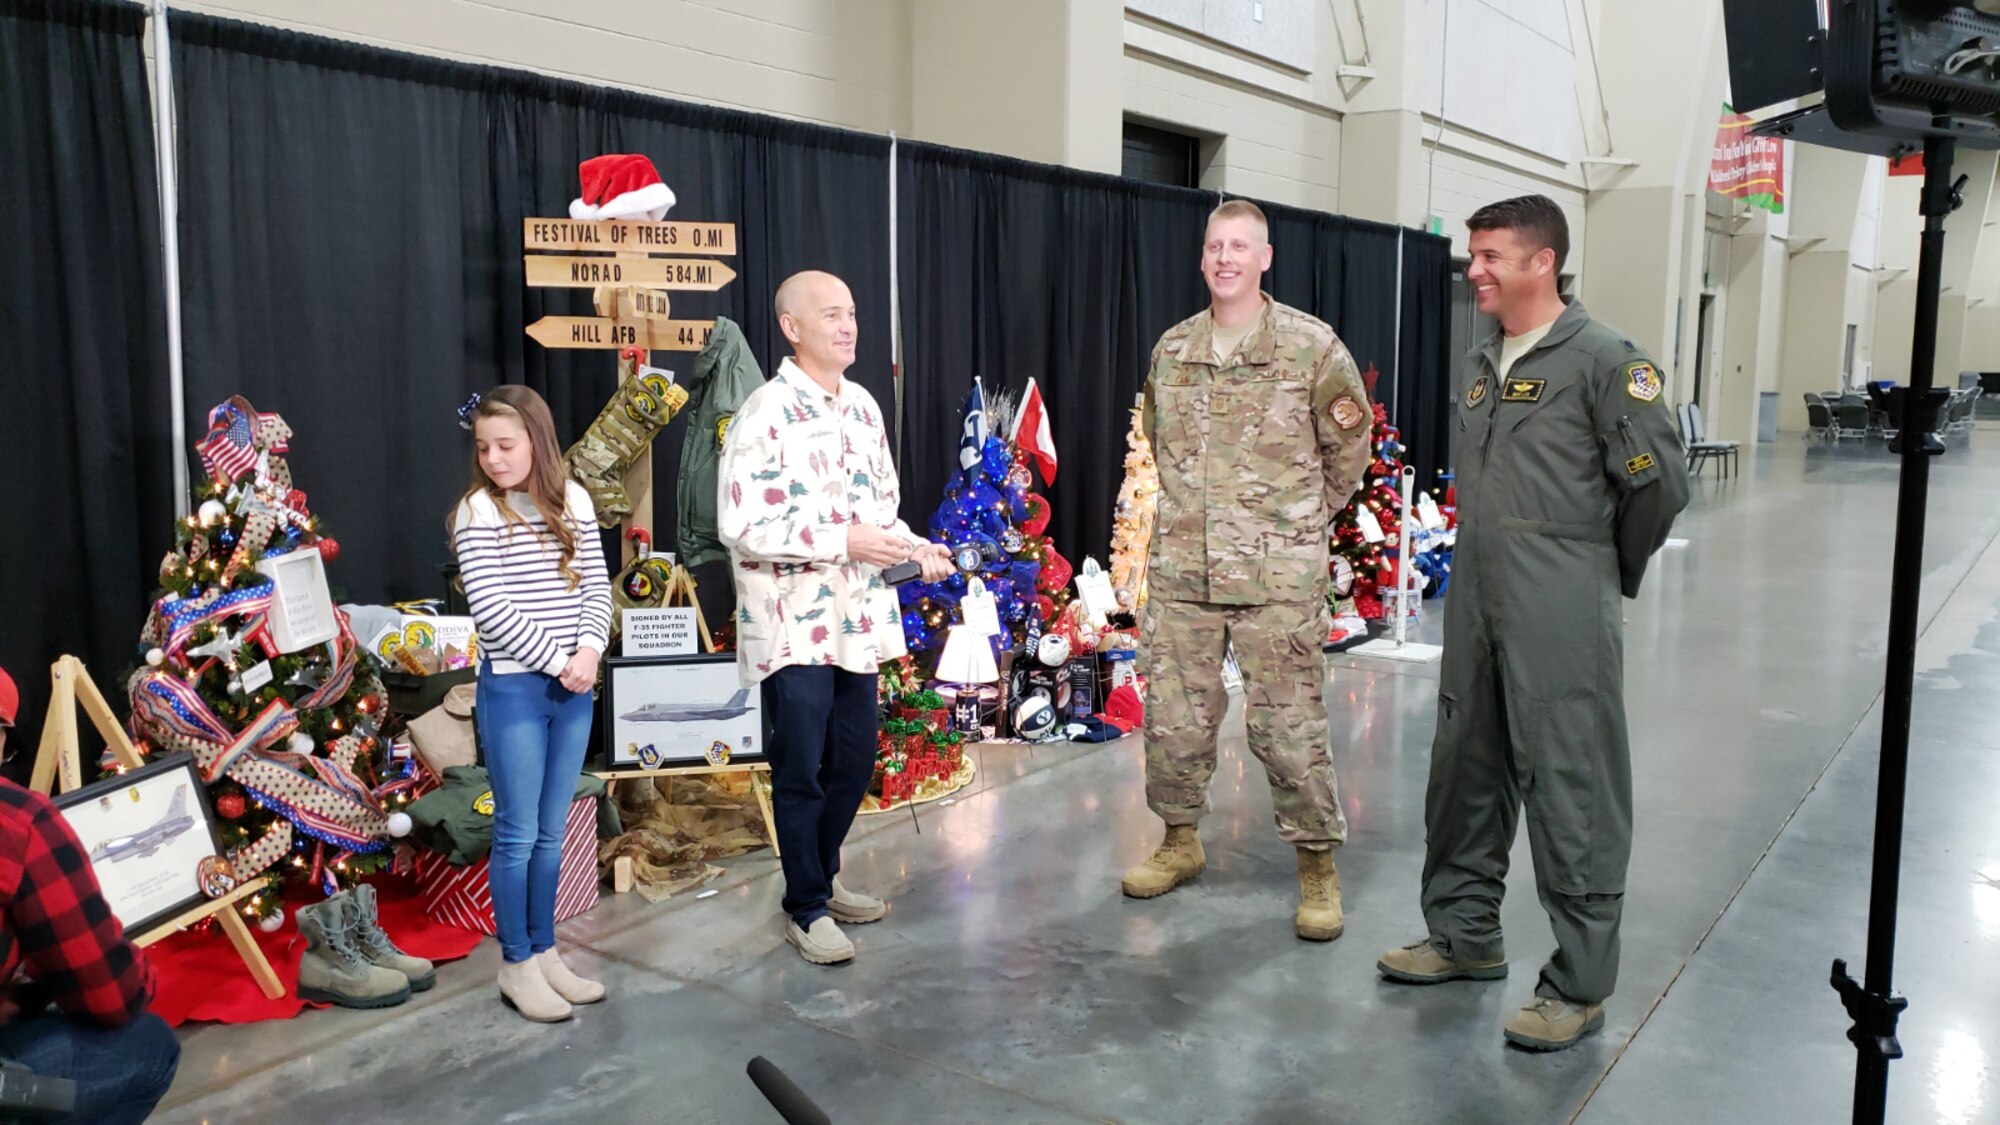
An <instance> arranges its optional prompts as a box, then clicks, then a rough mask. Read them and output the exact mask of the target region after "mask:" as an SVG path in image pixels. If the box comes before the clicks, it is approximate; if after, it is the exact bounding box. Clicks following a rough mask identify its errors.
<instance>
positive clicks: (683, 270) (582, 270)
mask: <svg viewBox="0 0 2000 1125" xmlns="http://www.w3.org/2000/svg"><path fill="white" fill-rule="evenodd" d="M522 263H523V265H525V266H526V268H527V271H528V284H529V285H538V286H561V287H566V288H571V289H589V288H594V287H596V286H599V285H650V286H653V287H655V288H659V289H692V290H696V291H699V292H703V293H713V292H715V291H716V290H718V289H720V288H722V287H723V286H725V285H727V284H729V283H730V282H732V281H734V280H736V271H735V270H733V269H730V268H729V266H728V265H727V264H725V263H723V262H711V261H708V260H706V259H702V258H579V257H572V256H569V255H554V254H528V255H525V256H523V258H522Z"/></svg>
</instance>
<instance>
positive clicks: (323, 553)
mask: <svg viewBox="0 0 2000 1125" xmlns="http://www.w3.org/2000/svg"><path fill="white" fill-rule="evenodd" d="M314 546H317V547H318V548H319V557H320V558H321V559H324V560H325V561H327V562H332V561H333V560H335V559H337V558H339V557H340V540H338V539H335V538H333V537H332V536H327V537H326V538H324V539H321V540H320V541H319V542H318V543H316V544H314Z"/></svg>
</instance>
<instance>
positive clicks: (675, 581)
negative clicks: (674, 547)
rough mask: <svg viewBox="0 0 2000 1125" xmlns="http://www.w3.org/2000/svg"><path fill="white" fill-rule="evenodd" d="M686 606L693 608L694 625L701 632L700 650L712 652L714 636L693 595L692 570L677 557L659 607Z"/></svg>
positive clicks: (713, 649) (699, 604)
mask: <svg viewBox="0 0 2000 1125" xmlns="http://www.w3.org/2000/svg"><path fill="white" fill-rule="evenodd" d="M683 605H684V606H686V607H687V608H689V609H692V610H694V625H695V628H696V630H698V631H699V632H700V633H701V651H703V652H714V651H715V638H714V637H711V636H709V634H708V619H707V618H705V617H703V616H702V615H701V602H700V601H699V600H697V599H696V598H695V596H694V572H692V571H690V570H689V569H688V568H687V567H684V566H682V565H681V564H680V561H679V560H678V559H677V560H675V562H674V569H673V572H672V574H671V575H669V576H668V578H667V589H666V595H665V596H664V597H663V598H661V599H660V608H662V609H666V608H669V607H679V606H683Z"/></svg>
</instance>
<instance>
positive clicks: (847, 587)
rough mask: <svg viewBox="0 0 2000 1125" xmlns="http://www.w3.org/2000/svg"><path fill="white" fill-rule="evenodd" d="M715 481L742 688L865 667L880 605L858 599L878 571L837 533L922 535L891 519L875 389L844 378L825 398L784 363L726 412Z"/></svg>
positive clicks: (873, 651)
mask: <svg viewBox="0 0 2000 1125" xmlns="http://www.w3.org/2000/svg"><path fill="white" fill-rule="evenodd" d="M717 485H718V487H719V488H720V490H721V493H722V495H721V502H720V504H719V505H718V507H717V510H718V512H719V513H720V515H719V518H718V520H717V524H718V526H717V531H718V534H719V536H720V538H721V540H722V544H723V546H725V547H727V548H728V549H729V555H730V559H731V561H732V562H734V563H735V565H734V567H732V568H731V569H732V572H733V573H734V575H735V579H736V666H737V670H738V672H739V673H740V674H741V677H742V682H743V685H744V686H745V687H750V686H754V685H756V684H758V683H760V682H762V681H763V680H764V679H765V678H766V677H768V676H769V675H770V674H771V673H773V672H775V671H777V670H778V669H780V668H784V667H787V666H790V665H804V664H831V665H834V666H836V667H839V668H843V669H845V670H847V671H849V672H861V673H868V672H874V671H875V670H876V669H877V667H878V664H879V661H880V657H879V655H878V653H877V648H876V643H875V630H876V628H877V627H878V626H879V625H881V624H883V623H882V622H881V621H878V620H877V617H878V614H879V613H886V612H890V611H889V610H886V609H885V610H880V611H878V610H877V609H875V608H874V604H873V602H871V599H870V597H869V592H870V591H871V590H872V589H875V588H876V587H878V586H879V585H880V575H881V571H879V570H878V569H877V568H875V567H872V566H868V565H866V564H864V563H858V562H854V561H852V560H851V559H849V558H848V557H847V529H848V528H850V527H852V526H854V525H856V524H866V525H868V526H871V527H877V528H881V529H883V530H885V531H888V532H890V533H892V534H895V535H899V536H901V537H902V538H903V539H905V540H906V541H908V542H909V543H910V545H911V546H913V547H916V546H921V545H923V543H924V542H925V541H924V539H923V538H922V537H921V536H918V535H916V534H914V533H912V532H911V531H910V529H909V527H908V526H907V525H905V524H904V523H903V521H902V520H901V519H899V518H898V517H897V515H896V509H897V506H898V505H899V504H900V503H901V492H900V489H899V486H898V484H897V481H896V462H895V459H894V457H893V456H892V455H891V454H890V451H889V436H888V432H887V431H886V430H885V429H884V428H883V425H882V409H881V407H879V406H877V405H876V404H875V396H873V395H871V394H869V393H868V391H867V390H866V389H865V388H863V387H862V386H861V384H859V383H856V382H854V381H853V380H851V379H847V378H843V379H841V381H840V387H839V390H838V391H837V392H836V393H833V394H829V393H827V392H826V391H825V390H824V389H822V388H821V387H820V385H819V384H818V383H815V382H813V379H812V376H810V375H808V374H806V373H805V372H804V371H802V370H800V369H799V367H798V365H797V364H795V363H793V362H792V361H791V360H790V359H789V358H788V359H786V360H785V361H784V362H783V363H781V364H779V366H778V373H777V374H776V375H774V376H772V377H771V380H770V381H769V382H767V383H765V384H764V385H763V386H761V387H759V388H757V389H756V390H755V391H753V392H751V394H750V397H749V398H748V399H745V400H744V402H743V405H742V407H740V408H739V409H738V410H737V412H736V418H735V420H734V421H733V422H731V423H730V425H729V436H728V439H727V440H726V442H725V443H724V445H723V450H722V470H721V472H720V473H719V474H718V478H717ZM885 600H886V599H885Z"/></svg>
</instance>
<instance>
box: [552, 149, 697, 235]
mask: <svg viewBox="0 0 2000 1125" xmlns="http://www.w3.org/2000/svg"><path fill="white" fill-rule="evenodd" d="M577 175H578V178H580V179H581V180H582V181H583V196H582V198H580V199H577V200H574V201H572V202H571V203H570V205H569V217H570V218H572V219H576V220H578V221H579V222H592V221H595V220H597V219H651V220H653V221H654V222H658V221H659V220H661V219H664V218H666V216H667V209H668V208H670V207H672V206H673V205H674V193H673V191H672V189H670V188H668V187H667V185H666V184H664V183H661V182H660V173H659V172H657V171H655V170H654V168H653V162H652V161H651V160H648V159H646V158H645V157H643V156H640V155H639V154H637V153H631V152H614V153H610V154H608V155H605V156H593V157H591V158H590V159H589V160H586V161H584V162H583V164H582V165H580V166H579V167H578V168H577Z"/></svg>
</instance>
